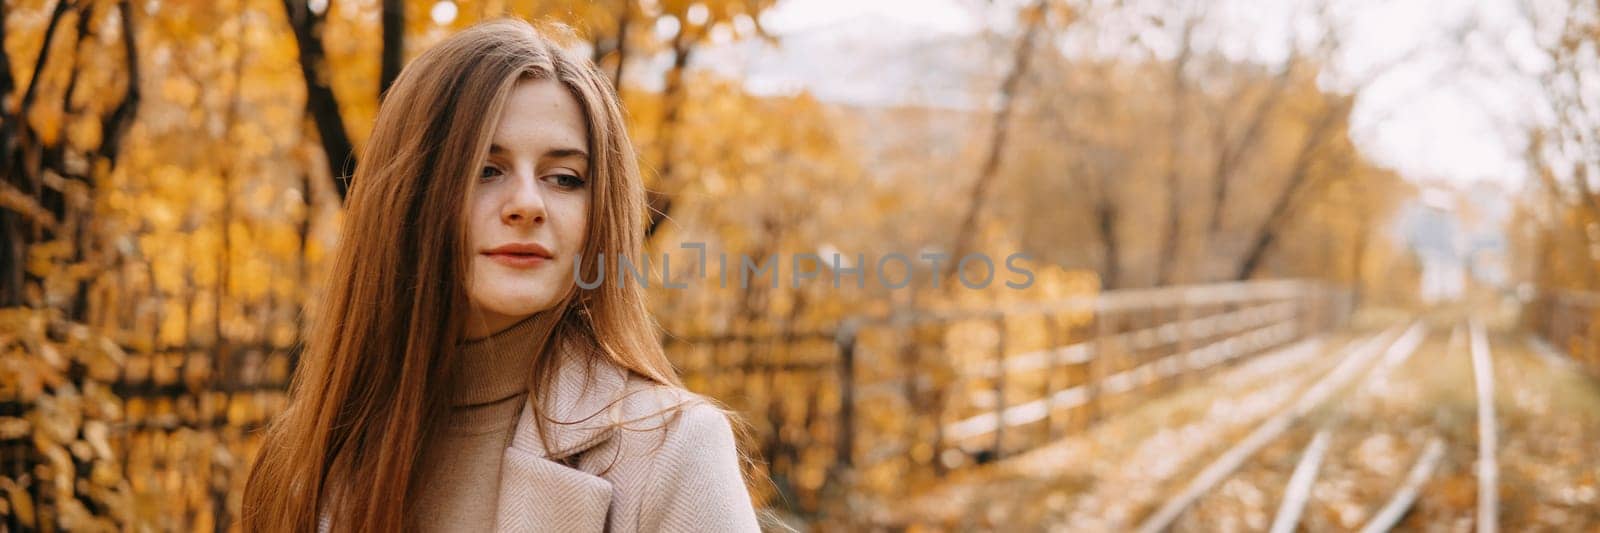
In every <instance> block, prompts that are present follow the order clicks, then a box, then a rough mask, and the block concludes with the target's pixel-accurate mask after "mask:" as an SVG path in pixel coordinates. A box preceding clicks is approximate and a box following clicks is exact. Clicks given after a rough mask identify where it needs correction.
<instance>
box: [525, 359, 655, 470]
mask: <svg viewBox="0 0 1600 533" xmlns="http://www.w3.org/2000/svg"><path fill="white" fill-rule="evenodd" d="M561 348H562V349H559V350H553V351H551V352H550V353H551V354H552V355H553V356H555V357H557V358H558V359H557V360H556V364H555V365H554V367H553V369H554V372H555V375H554V376H552V379H551V382H550V388H549V390H547V391H543V393H541V392H540V391H533V393H532V394H529V395H528V399H527V401H526V403H525V404H524V405H523V408H522V414H521V415H519V416H518V417H517V427H516V430H515V431H514V433H513V435H512V441H511V445H512V446H513V447H516V448H520V449H522V450H525V451H529V452H532V453H534V454H537V455H539V456H542V457H548V458H550V459H556V460H560V459H564V458H566V457H568V456H571V455H573V454H576V453H578V452H581V451H584V450H586V449H589V448H591V447H593V446H595V445H597V444H600V443H601V442H605V440H606V439H607V438H610V437H611V435H612V434H614V433H615V432H616V429H615V425H616V423H617V422H618V421H620V420H621V416H620V412H621V407H620V406H621V402H620V401H619V399H620V398H621V396H622V393H623V391H624V389H625V388H626V386H627V383H628V371H627V369H624V368H621V367H618V366H617V365H614V364H612V363H610V362H609V361H604V360H603V358H596V357H582V354H583V352H582V351H579V350H572V349H570V348H571V347H570V346H569V345H566V344H565V343H564V344H563V346H561ZM535 387H537V385H535ZM541 400H542V401H543V402H544V404H543V413H544V416H545V417H546V418H548V419H549V420H548V421H547V424H546V427H545V430H546V431H545V432H544V434H543V435H541V434H540V428H539V427H538V424H536V423H535V420H534V414H533V402H535V401H541Z"/></svg>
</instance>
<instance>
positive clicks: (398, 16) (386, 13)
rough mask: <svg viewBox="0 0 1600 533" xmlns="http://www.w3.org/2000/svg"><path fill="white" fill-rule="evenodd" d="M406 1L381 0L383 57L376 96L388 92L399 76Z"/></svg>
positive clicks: (380, 98)
mask: <svg viewBox="0 0 1600 533" xmlns="http://www.w3.org/2000/svg"><path fill="white" fill-rule="evenodd" d="M405 48H406V3H405V2H404V1H403V0H383V57H382V61H381V63H382V64H381V65H380V71H379V74H378V98H379V100H382V99H383V95H385V94H388V93H389V86H390V85H394V79H395V78H398V77H400V68H401V67H402V66H404V65H405V53H406V50H405Z"/></svg>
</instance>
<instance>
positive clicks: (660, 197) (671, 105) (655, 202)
mask: <svg viewBox="0 0 1600 533" xmlns="http://www.w3.org/2000/svg"><path fill="white" fill-rule="evenodd" d="M687 31H688V28H679V29H678V35H677V36H675V37H673V39H672V68H670V69H668V70H667V79H666V87H665V88H663V90H662V95H661V98H662V100H663V102H662V107H663V110H662V115H661V130H660V136H659V142H660V143H661V144H660V147H661V148H660V151H659V154H660V159H659V162H658V163H657V165H658V167H657V168H658V169H659V172H660V173H659V174H658V176H657V180H656V186H655V188H654V189H652V190H650V191H647V193H646V199H647V201H648V203H649V212H648V213H647V214H648V215H649V217H650V220H649V225H648V226H646V227H645V233H644V235H645V238H646V239H649V238H650V237H651V236H654V235H655V234H656V231H657V230H659V229H660V228H661V223H662V222H665V221H666V220H667V216H668V215H669V214H671V212H672V195H673V194H674V191H672V189H673V188H675V187H676V186H677V183H676V181H677V180H676V179H675V178H674V177H673V175H672V172H673V159H674V158H675V157H676V155H675V154H674V152H676V151H677V140H678V139H677V138H678V135H677V129H678V121H679V118H680V115H681V114H682V112H683V101H684V82H683V77H684V74H685V71H686V70H687V69H688V68H689V59H690V55H691V54H692V53H693V52H694V48H693V44H692V43H691V42H690V40H689V38H688V37H687V36H685V33H686V32H687Z"/></svg>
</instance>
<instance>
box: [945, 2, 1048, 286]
mask: <svg viewBox="0 0 1600 533" xmlns="http://www.w3.org/2000/svg"><path fill="white" fill-rule="evenodd" d="M1048 4H1049V0H1038V1H1037V2H1035V3H1034V4H1033V5H1032V6H1030V7H1029V8H1027V9H1028V10H1029V11H1031V13H1032V16H1025V17H1024V18H1026V20H1027V27H1025V28H1024V29H1023V30H1022V38H1021V39H1020V40H1019V41H1018V42H1017V48H1016V52H1015V55H1013V56H1012V58H1011V69H1010V70H1008V71H1007V72H1006V77H1005V78H1004V79H1003V80H1002V81H1001V83H1000V105H999V107H998V108H997V109H995V112H994V124H993V129H992V130H991V131H990V134H989V145H988V148H987V150H986V152H985V155H984V158H983V165H982V166H981V167H979V168H978V177H977V179H976V180H973V182H972V188H971V192H969V193H968V195H967V198H968V203H967V208H966V211H965V212H964V213H963V214H962V215H961V222H960V224H959V225H957V226H956V228H955V229H956V238H955V243H954V244H953V245H952V246H951V249H950V261H949V262H947V263H946V266H945V267H944V272H941V273H937V274H936V275H939V276H942V277H944V278H946V279H948V280H951V281H954V279H953V276H955V275H956V273H957V271H958V268H957V267H958V265H960V263H961V257H962V256H964V255H966V254H967V252H968V251H969V249H970V248H971V247H972V240H973V239H974V238H975V235H976V234H977V225H978V224H977V222H978V214H979V213H980V212H981V211H982V210H983V205H984V202H985V201H986V200H987V199H988V198H987V197H988V194H989V189H990V188H991V187H992V186H993V185H994V181H995V175H996V174H997V173H998V171H999V169H1000V157H1001V156H1002V155H1004V150H1005V146H1006V135H1007V134H1008V133H1009V132H1010V125H1011V116H1012V110H1013V107H1014V106H1015V103H1016V96H1017V91H1018V88H1020V87H1021V86H1022V80H1023V78H1025V77H1026V76H1027V75H1028V66H1029V64H1030V60H1031V59H1032V58H1033V49H1034V46H1035V43H1036V42H1037V41H1038V40H1039V34H1040V33H1042V32H1043V30H1044V25H1045V19H1046V18H1047V17H1046V8H1047V7H1048ZM1024 14H1025V15H1026V14H1027V13H1026V12H1025V13H1024ZM950 286H952V287H953V286H954V283H951V284H950Z"/></svg>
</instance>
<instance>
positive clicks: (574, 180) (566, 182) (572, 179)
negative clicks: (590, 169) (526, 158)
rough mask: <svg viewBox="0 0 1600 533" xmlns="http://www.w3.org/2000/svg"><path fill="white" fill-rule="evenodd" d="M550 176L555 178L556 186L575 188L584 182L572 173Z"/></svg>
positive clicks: (581, 185)
mask: <svg viewBox="0 0 1600 533" xmlns="http://www.w3.org/2000/svg"><path fill="white" fill-rule="evenodd" d="M551 178H554V179H555V180H556V186H558V187H561V188H563V189H577V188H579V187H583V184H584V181H583V178H580V177H577V176H574V175H572V174H556V175H554V176H551Z"/></svg>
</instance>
